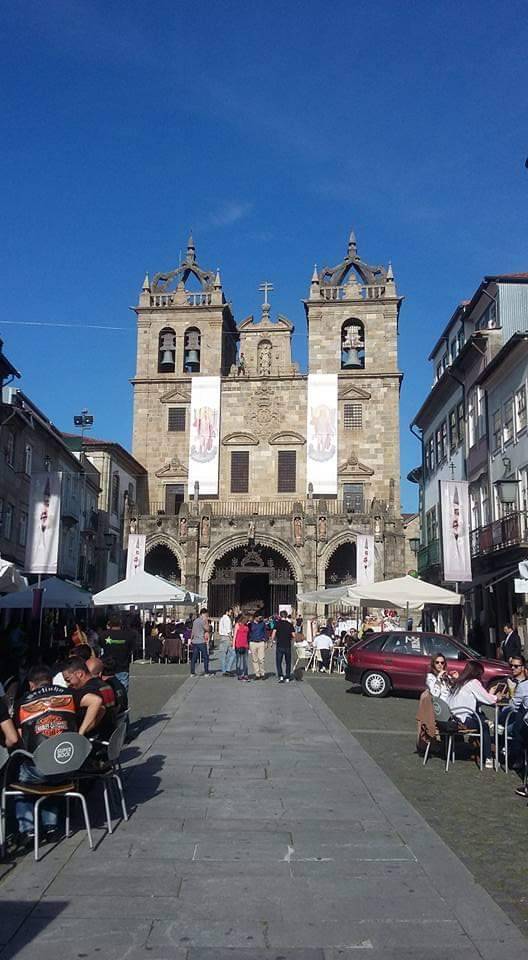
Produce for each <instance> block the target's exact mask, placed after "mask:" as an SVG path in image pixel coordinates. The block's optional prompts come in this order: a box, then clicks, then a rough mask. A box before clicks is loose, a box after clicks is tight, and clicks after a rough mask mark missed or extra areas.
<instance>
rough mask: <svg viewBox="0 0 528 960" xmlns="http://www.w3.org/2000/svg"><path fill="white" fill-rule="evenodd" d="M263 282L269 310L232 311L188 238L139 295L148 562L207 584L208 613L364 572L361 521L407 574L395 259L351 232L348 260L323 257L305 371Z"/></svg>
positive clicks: (394, 569) (392, 567) (140, 433)
mask: <svg viewBox="0 0 528 960" xmlns="http://www.w3.org/2000/svg"><path fill="white" fill-rule="evenodd" d="M261 289H262V290H263V291H264V303H263V305H262V315H261V317H260V319H259V320H254V319H253V317H248V318H247V319H246V320H243V321H242V322H241V323H239V324H238V325H237V324H236V322H235V319H234V316H233V313H232V310H231V306H230V304H229V303H228V301H227V300H226V298H225V296H224V292H223V287H222V281H221V278H220V272H219V271H218V270H217V271H211V270H206V269H203V268H202V267H200V266H199V265H198V263H197V260H196V250H195V246H194V241H193V239H192V237H190V238H189V241H188V246H187V252H186V255H185V258H184V260H183V262H182V263H181V264H180V266H178V267H177V268H176V269H174V270H171V271H169V272H167V273H163V274H162V273H158V274H156V276H154V278H153V279H152V281H151V280H150V279H149V276H148V275H147V276H146V277H145V280H144V283H143V287H142V290H141V293H140V297H139V304H138V306H137V307H136V308H135V311H136V313H137V318H138V338H137V369H136V375H135V378H134V380H133V385H134V456H135V457H136V458H137V459H138V460H139V461H140V462H141V463H143V464H144V466H145V467H146V470H147V475H148V479H147V483H146V486H145V489H144V490H143V495H142V499H141V498H140V499H139V510H138V517H137V522H136V520H135V522H136V529H137V531H138V532H141V533H145V534H146V535H147V558H146V569H147V570H150V571H151V572H154V573H161V574H163V575H165V576H168V577H174V578H177V579H178V580H181V581H182V582H184V583H185V584H186V585H187V586H188V587H189V588H190V589H192V590H195V591H198V592H200V593H203V594H204V595H206V596H207V597H208V603H209V609H210V611H211V613H212V614H213V615H218V614H219V613H221V612H222V610H223V609H225V607H226V606H228V605H231V604H232V603H235V602H240V603H241V604H242V606H243V607H244V608H245V609H247V610H262V611H263V612H272V611H274V610H276V609H277V607H278V606H280V605H281V603H293V604H294V603H295V597H296V593H297V592H298V591H300V590H305V591H306V590H311V589H314V588H315V587H320V586H324V585H325V584H326V585H327V586H335V585H336V584H338V583H340V582H347V581H350V582H353V581H354V580H355V578H356V537H357V535H358V534H362V533H368V534H372V535H374V537H375V575H376V579H378V578H383V577H385V578H387V577H393V576H399V575H401V574H402V573H403V572H404V534H403V527H402V520H401V513H400V490H399V474H400V465H399V390H400V382H401V373H400V371H399V369H398V353H397V336H398V314H399V309H400V305H401V298H400V297H399V296H398V295H397V293H396V286H395V282H394V276H393V273H392V268H391V267H390V265H389V267H388V268H384V267H378V266H369V265H368V264H367V263H365V262H364V261H363V260H362V259H361V258H360V257H359V255H358V252H357V245H356V240H355V237H354V235H353V234H352V235H351V236H350V240H349V243H348V248H347V252H346V256H345V257H344V259H343V260H342V262H340V263H339V264H337V266H334V267H325V268H324V269H323V270H322V271H320V272H318V271H317V269H315V270H314V273H313V276H312V279H311V283H310V287H309V292H308V298H307V299H306V300H305V301H304V304H305V310H306V317H307V324H308V375H307V374H303V373H301V372H300V370H299V366H298V364H297V363H295V362H294V361H293V360H292V356H291V338H292V333H293V324H292V323H291V322H290V321H289V320H288V319H287V318H286V317H284V316H281V315H280V314H279V315H278V316H277V317H276V318H275V319H272V317H271V307H270V303H269V300H268V293H269V291H270V290H271V289H272V288H271V285H270V284H268V283H264V284H262V286H261ZM319 384H322V385H323V386H322V387H320V386H319ZM312 385H313V386H312ZM320 389H323V390H327V395H328V396H330V397H331V395H332V394H331V391H332V389H334V390H335V403H334V406H333V408H332V402H331V401H330V402H327V401H326V400H325V402H322V399H321V398H323V399H324V396H323V394H322V393H319V394H317V399H316V400H313V399H312V400H311V399H309V391H310V390H313V391H316V390H320ZM328 391H330V393H328ZM313 396H314V397H315V396H316V394H315V393H314V394H313ZM309 403H311V404H312V406H311V407H310V417H308V412H307V406H308V404H309ZM336 410H337V414H336ZM332 416H333V419H332ZM310 424H312V427H310ZM312 428H313V431H315V433H311V434H310V436H312V442H310V437H309V436H308V434H309V432H310V431H311V430H312ZM314 436H315V437H316V439H317V442H316V443H314V442H313V437H314ZM332 457H333V458H334V460H332ZM332 471H333V474H334V475H333V474H332ZM323 475H324V477H325V478H326V479H324V481H323V479H322V478H323ZM320 478H321V479H320Z"/></svg>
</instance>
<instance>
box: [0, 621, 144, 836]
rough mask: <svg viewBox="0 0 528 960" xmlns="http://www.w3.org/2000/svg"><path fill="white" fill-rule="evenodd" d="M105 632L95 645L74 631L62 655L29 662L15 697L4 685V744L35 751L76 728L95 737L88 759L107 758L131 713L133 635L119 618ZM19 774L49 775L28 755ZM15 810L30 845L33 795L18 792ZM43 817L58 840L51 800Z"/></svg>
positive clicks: (40, 779)
mask: <svg viewBox="0 0 528 960" xmlns="http://www.w3.org/2000/svg"><path fill="white" fill-rule="evenodd" d="M103 633H104V636H103V638H102V642H101V644H100V645H99V644H98V645H95V644H94V646H91V645H90V644H89V643H87V642H84V640H83V637H82V636H80V637H79V636H76V637H75V638H72V645H71V648H70V650H69V651H68V653H67V656H66V657H65V658H64V659H63V660H61V661H58V662H56V663H55V664H54V665H52V666H49V665H47V664H44V663H38V664H36V665H34V666H32V667H30V669H29V670H28V671H27V673H26V675H25V676H23V677H22V678H18V681H17V683H18V690H17V691H16V696H15V700H14V702H13V703H11V702H10V699H9V698H8V697H7V696H6V694H5V690H4V688H3V687H2V686H1V685H0V744H2V745H3V746H5V747H7V748H8V749H13V748H17V747H21V748H22V749H24V750H26V751H27V752H28V753H30V754H33V753H34V752H35V750H36V749H37V747H38V746H39V745H40V744H41V743H43V742H44V741H45V740H46V739H48V738H49V737H53V736H57V735H59V734H62V733H67V732H76V733H80V734H82V735H83V736H85V737H88V738H89V739H90V740H91V741H92V745H93V746H92V754H91V756H90V758H89V761H88V762H89V764H97V763H98V762H99V761H100V760H103V761H104V757H105V748H104V746H103V745H104V744H106V743H107V742H108V741H109V739H110V737H111V736H112V734H113V732H114V731H115V729H116V727H117V725H118V723H119V722H126V719H127V712H128V687H129V668H130V659H131V653H132V646H133V637H132V636H131V634H130V632H129V631H127V630H126V629H123V628H122V627H121V624H120V622H119V621H118V620H110V621H109V623H108V626H107V629H106V630H105V631H103ZM17 779H18V781H19V782H20V783H22V784H33V785H34V784H42V783H47V782H48V780H49V778H47V777H45V776H44V775H43V774H42V773H41V772H40V771H39V770H38V769H37V767H36V766H35V764H34V762H33V761H32V760H29V759H23V761H22V762H21V763H20V765H19V770H18V773H17ZM52 782H53V781H52ZM15 814H16V819H17V825H18V839H17V843H18V846H19V847H21V848H22V849H26V848H27V847H29V846H31V844H32V843H33V803H32V802H31V800H27V799H24V798H23V797H21V798H17V800H16V807H15ZM42 823H43V828H44V836H45V838H46V839H48V840H54V839H55V838H56V835H57V830H58V809H57V807H56V805H55V804H54V803H53V802H52V801H49V800H47V801H46V802H45V803H44V804H43V806H42Z"/></svg>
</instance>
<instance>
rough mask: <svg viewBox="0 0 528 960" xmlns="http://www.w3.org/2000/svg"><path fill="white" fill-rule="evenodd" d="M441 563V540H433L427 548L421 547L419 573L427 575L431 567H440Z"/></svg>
mask: <svg viewBox="0 0 528 960" xmlns="http://www.w3.org/2000/svg"><path fill="white" fill-rule="evenodd" d="M440 563H441V560H440V540H432V541H431V543H428V544H427V546H426V547H420V549H419V550H418V573H420V574H422V573H425V571H426V570H428V569H429V568H430V567H439V566H440Z"/></svg>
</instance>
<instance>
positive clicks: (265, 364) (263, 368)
mask: <svg viewBox="0 0 528 960" xmlns="http://www.w3.org/2000/svg"><path fill="white" fill-rule="evenodd" d="M257 368H258V375H259V377H269V376H270V375H271V343H270V342H269V340H261V342H260V343H259V345H258V349H257Z"/></svg>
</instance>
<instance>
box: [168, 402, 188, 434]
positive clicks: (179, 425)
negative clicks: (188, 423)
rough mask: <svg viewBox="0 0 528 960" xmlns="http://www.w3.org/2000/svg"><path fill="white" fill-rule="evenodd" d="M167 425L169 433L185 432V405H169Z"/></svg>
mask: <svg viewBox="0 0 528 960" xmlns="http://www.w3.org/2000/svg"><path fill="white" fill-rule="evenodd" d="M167 426H168V429H169V431H170V432H171V433H183V432H185V407H169V417H168V424H167Z"/></svg>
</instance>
